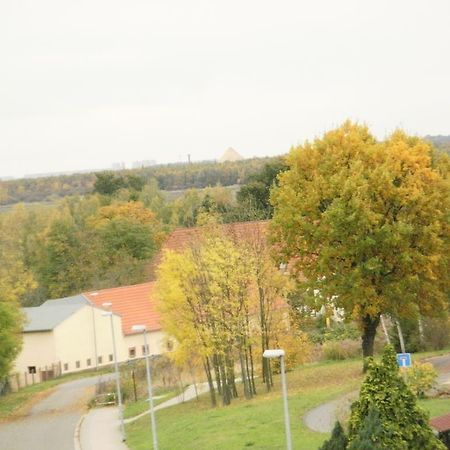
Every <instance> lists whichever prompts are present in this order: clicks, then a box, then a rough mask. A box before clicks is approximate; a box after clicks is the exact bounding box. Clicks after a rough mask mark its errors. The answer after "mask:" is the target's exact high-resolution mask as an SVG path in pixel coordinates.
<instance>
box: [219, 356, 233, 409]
mask: <svg viewBox="0 0 450 450" xmlns="http://www.w3.org/2000/svg"><path fill="white" fill-rule="evenodd" d="M219 372H220V377H221V378H222V403H223V405H224V406H226V405H229V404H230V403H231V393H230V387H229V385H228V383H227V375H226V366H225V358H224V357H223V356H221V357H220V358H219Z"/></svg>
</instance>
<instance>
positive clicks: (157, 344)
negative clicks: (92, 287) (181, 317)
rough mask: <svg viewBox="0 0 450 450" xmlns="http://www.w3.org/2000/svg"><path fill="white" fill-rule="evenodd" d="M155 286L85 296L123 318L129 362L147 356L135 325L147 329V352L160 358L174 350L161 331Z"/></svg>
mask: <svg viewBox="0 0 450 450" xmlns="http://www.w3.org/2000/svg"><path fill="white" fill-rule="evenodd" d="M154 290H155V282H154V281H151V282H149V283H142V284H135V285H132V286H121V287H117V288H109V289H101V290H98V291H89V292H85V293H83V295H84V296H85V297H86V298H87V299H88V300H89V301H90V302H91V303H92V304H93V305H95V306H97V307H108V308H110V309H111V311H112V312H113V313H115V314H118V315H120V316H121V317H122V337H123V342H124V346H125V349H126V354H127V358H128V359H133V358H139V357H142V356H145V352H146V349H145V346H144V340H143V336H142V333H141V332H139V331H138V332H136V331H134V330H133V325H144V326H145V327H146V329H147V342H148V346H149V349H148V351H149V352H150V354H152V355H160V354H162V353H165V352H167V351H171V350H172V346H173V344H172V342H171V341H170V339H168V337H167V336H166V335H165V333H164V332H163V330H162V328H161V316H160V314H159V312H158V311H157V308H156V300H155V293H154Z"/></svg>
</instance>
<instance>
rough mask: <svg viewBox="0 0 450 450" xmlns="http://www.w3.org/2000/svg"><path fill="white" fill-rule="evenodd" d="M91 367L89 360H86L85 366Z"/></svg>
mask: <svg viewBox="0 0 450 450" xmlns="http://www.w3.org/2000/svg"><path fill="white" fill-rule="evenodd" d="M90 365H91V358H88V359H87V360H86V366H88V367H89V366H90Z"/></svg>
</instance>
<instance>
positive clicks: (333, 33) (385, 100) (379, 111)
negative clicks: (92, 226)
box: [0, 0, 450, 176]
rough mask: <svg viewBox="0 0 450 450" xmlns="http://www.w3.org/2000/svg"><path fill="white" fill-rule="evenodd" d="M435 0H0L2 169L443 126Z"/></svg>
mask: <svg viewBox="0 0 450 450" xmlns="http://www.w3.org/2000/svg"><path fill="white" fill-rule="evenodd" d="M449 55H450V2H449V1H448V0H430V1H423V0H394V1H393V0H376V1H375V0H370V1H369V0H367V1H366V0H340V1H336V0H314V1H311V0H309V1H304V0H292V1H284V0H279V1H273V0H272V1H265V0H239V1H237V0H222V1H216V0H190V1H186V0H146V1H141V0H121V1H116V0H71V1H67V0H39V1H36V0H28V1H27V0H0V158H1V159H0V175H1V176H7V175H10V176H21V175H23V174H24V173H36V172H52V171H64V170H71V169H84V168H100V167H106V166H109V165H111V163H113V162H116V161H125V162H131V161H134V160H142V159H155V160H157V161H159V162H171V161H179V160H180V159H183V160H185V159H186V158H187V156H186V155H187V154H188V153H190V154H191V156H192V159H193V160H200V159H215V158H217V157H219V156H220V154H221V153H222V152H223V151H224V150H225V149H226V148H227V147H228V146H232V147H234V148H235V149H237V150H238V151H239V152H240V153H241V154H242V155H244V156H253V155H271V154H279V153H284V152H286V151H287V150H288V148H289V147H290V146H291V145H292V144H296V143H299V142H302V141H303V140H304V139H310V138H313V137H314V136H316V135H318V134H320V133H322V132H323V131H325V130H326V129H329V128H330V127H333V126H335V125H338V124H339V123H340V122H342V121H343V120H345V119H346V118H352V119H356V120H360V121H364V122H366V123H368V124H369V125H370V126H371V127H372V129H373V131H374V132H375V133H376V134H377V135H379V136H383V135H385V134H386V133H389V132H390V131H392V130H393V129H394V128H396V127H399V126H401V127H403V128H405V129H406V130H407V131H408V132H411V133H417V134H439V133H441V134H450V122H449V118H450V87H449V86H450V58H449Z"/></svg>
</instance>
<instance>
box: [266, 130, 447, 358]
mask: <svg viewBox="0 0 450 450" xmlns="http://www.w3.org/2000/svg"><path fill="white" fill-rule="evenodd" d="M287 163H288V165H289V169H288V170H287V171H286V172H283V173H281V174H280V175H279V187H278V188H275V189H274V190H273V192H272V202H273V205H274V208H275V213H274V219H273V226H272V233H273V238H274V239H275V241H276V242H277V243H278V249H279V251H280V255H282V258H284V259H285V261H287V260H289V261H290V263H291V266H292V267H293V270H294V273H295V274H296V275H297V278H298V280H299V282H300V284H301V285H302V286H303V292H304V293H305V295H304V299H306V300H307V299H308V298H309V299H310V300H311V302H312V304H313V305H315V306H316V307H320V303H321V302H330V301H332V302H334V303H335V304H336V305H337V306H339V307H342V308H344V310H345V311H346V313H347V315H348V316H353V317H354V318H355V319H356V320H358V322H359V324H360V326H361V332H362V348H363V355H364V356H369V355H372V354H373V344H374V337H375V333H376V329H377V326H378V324H379V321H380V315H381V314H384V313H390V314H393V315H394V316H396V317H401V316H413V315H415V314H418V313H420V314H423V315H439V314H442V313H444V312H445V309H446V307H447V305H448V302H447V295H446V292H448V266H449V264H448V262H449V261H448V254H449V253H450V249H449V240H448V236H449V233H448V232H449V224H448V211H449V184H448V169H447V168H448V165H447V166H446V163H445V161H442V158H441V159H440V161H439V167H438V166H436V164H435V162H434V159H433V151H432V149H431V148H430V145H429V144H428V143H427V142H425V141H423V140H422V139H420V138H417V137H412V136H408V135H406V134H405V133H404V132H402V131H396V132H394V133H393V134H392V135H391V136H389V137H388V138H387V139H386V140H384V141H378V140H377V139H375V137H374V136H373V135H372V134H371V133H370V131H369V129H368V128H367V127H366V126H362V125H359V124H354V123H351V122H346V123H344V124H343V125H342V126H341V127H340V128H338V129H335V130H333V131H330V132H328V133H326V134H325V135H324V136H323V137H322V138H320V139H316V140H315V141H314V142H313V143H306V144H305V145H302V146H299V147H296V148H293V149H292V150H291V152H290V153H289V155H288V157H287ZM446 167H447V168H446ZM304 277H306V279H307V281H301V280H302V279H303V280H304Z"/></svg>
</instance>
